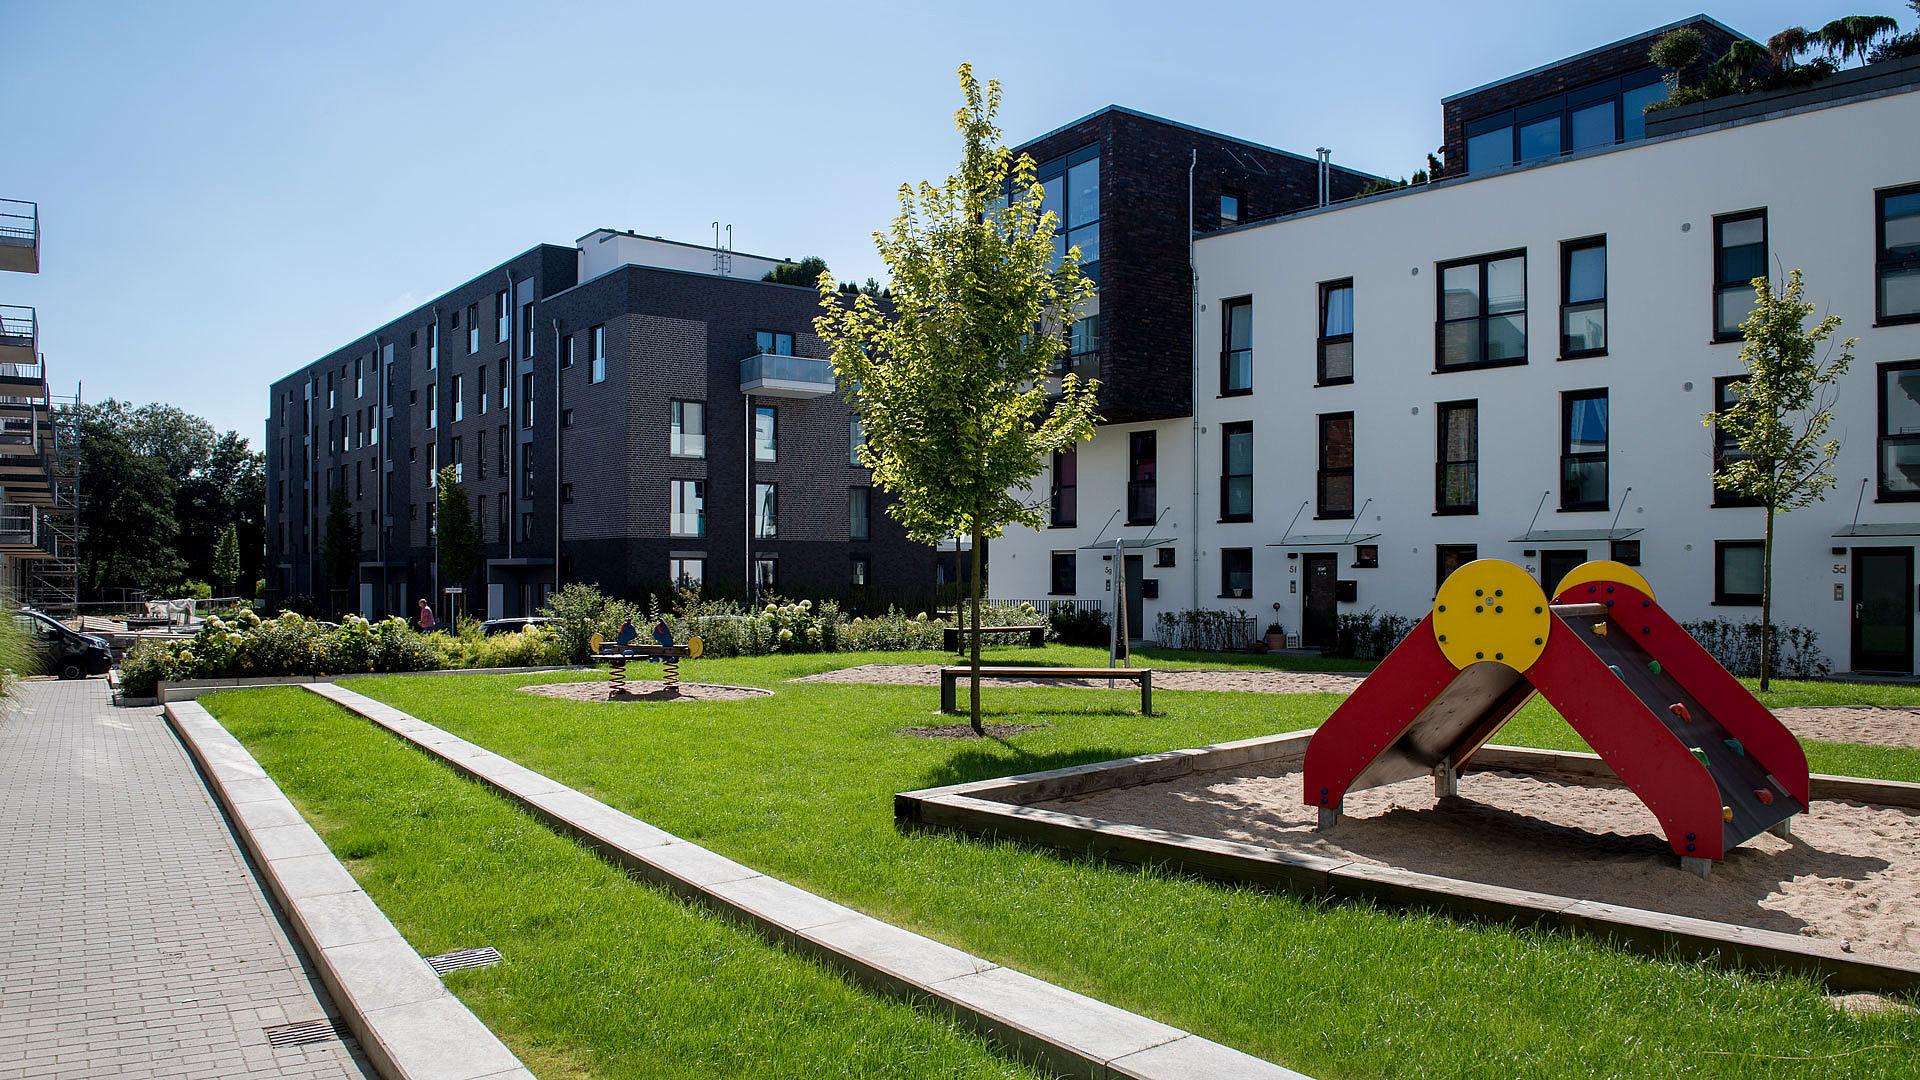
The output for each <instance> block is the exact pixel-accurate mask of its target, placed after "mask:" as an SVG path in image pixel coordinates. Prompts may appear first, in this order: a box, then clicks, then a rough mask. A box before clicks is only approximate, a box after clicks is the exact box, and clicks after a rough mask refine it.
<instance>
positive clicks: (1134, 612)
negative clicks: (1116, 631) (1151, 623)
mask: <svg viewBox="0 0 1920 1080" xmlns="http://www.w3.org/2000/svg"><path fill="white" fill-rule="evenodd" d="M1145 577H1146V570H1145V568H1144V567H1143V565H1142V564H1141V561H1140V556H1138V555H1129V556H1127V636H1128V637H1129V638H1132V639H1134V640H1138V639H1140V638H1143V637H1146V636H1147V628H1146V627H1144V626H1141V625H1140V620H1141V619H1144V618H1145V617H1146V614H1145V612H1144V610H1143V609H1142V607H1141V604H1140V582H1141V581H1142V580H1143V579H1145Z"/></svg>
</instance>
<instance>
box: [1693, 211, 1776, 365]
mask: <svg viewBox="0 0 1920 1080" xmlns="http://www.w3.org/2000/svg"><path fill="white" fill-rule="evenodd" d="M1754 220H1758V221H1759V222H1760V252H1761V254H1760V262H1761V265H1763V266H1764V265H1766V263H1767V258H1768V256H1769V255H1770V254H1771V252H1772V246H1773V227H1772V226H1771V225H1770V224H1769V223H1768V221H1767V208H1766V207H1764V206H1762V207H1757V208H1755V209H1752V210H1739V211H1736V212H1734V213H1731V214H1715V215H1713V290H1712V292H1710V293H1709V294H1708V296H1707V317H1708V322H1707V325H1708V326H1709V327H1710V328H1712V330H1713V343H1714V344H1716V345H1722V344H1726V343H1727V342H1732V341H1744V340H1745V335H1743V334H1741V333H1740V331H1739V330H1738V329H1737V328H1736V329H1735V330H1733V331H1731V332H1722V331H1721V329H1720V296H1721V294H1722V293H1725V292H1727V291H1728V290H1730V289H1745V290H1747V291H1748V292H1752V291H1753V284H1752V282H1753V279H1752V278H1747V279H1746V280H1744V281H1737V282H1729V281H1727V280H1726V258H1727V253H1726V245H1724V244H1722V243H1721V242H1720V234H1721V232H1722V231H1723V230H1725V228H1726V227H1727V226H1728V225H1737V224H1739V223H1740V222H1743V221H1754Z"/></svg>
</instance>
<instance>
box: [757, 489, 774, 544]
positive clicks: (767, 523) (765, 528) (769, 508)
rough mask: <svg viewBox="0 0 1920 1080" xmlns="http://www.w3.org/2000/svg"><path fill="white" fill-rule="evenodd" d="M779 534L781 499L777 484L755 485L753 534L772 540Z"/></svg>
mask: <svg viewBox="0 0 1920 1080" xmlns="http://www.w3.org/2000/svg"><path fill="white" fill-rule="evenodd" d="M779 534H780V501H779V495H778V492H776V490H775V485H773V484H755V485H753V535H754V536H756V537H758V538H759V539H762V540H771V539H773V538H774V537H776V536H778V535H779Z"/></svg>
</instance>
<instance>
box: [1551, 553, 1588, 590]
mask: <svg viewBox="0 0 1920 1080" xmlns="http://www.w3.org/2000/svg"><path fill="white" fill-rule="evenodd" d="M1586 561H1587V552H1586V549H1585V548H1574V549H1572V550H1569V551H1543V552H1541V553H1540V591H1541V592H1544V593H1546V594H1547V599H1549V600H1551V599H1553V590H1554V589H1556V588H1558V587H1559V586H1560V579H1561V578H1564V577H1566V576H1567V575H1568V574H1570V573H1572V572H1573V568H1574V567H1576V566H1579V565H1580V564H1581V563H1583V562H1586Z"/></svg>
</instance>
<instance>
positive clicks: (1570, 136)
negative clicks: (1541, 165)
mask: <svg viewBox="0 0 1920 1080" xmlns="http://www.w3.org/2000/svg"><path fill="white" fill-rule="evenodd" d="M1666 96H1667V87H1666V84H1665V83H1664V82H1662V81H1661V78H1660V71H1659V69H1658V68H1654V67H1645V68H1641V69H1640V70H1638V71H1630V72H1628V73H1627V74H1625V75H1621V76H1617V77H1615V78H1611V79H1604V80H1601V81H1600V82H1597V83H1589V84H1588V85H1586V86H1581V87H1577V88H1575V89H1573V90H1569V91H1567V92H1566V93H1564V94H1555V95H1553V96H1551V97H1545V98H1537V99H1535V100H1533V101H1529V102H1527V103H1526V104H1524V105H1521V106H1518V107H1517V108H1512V109H1506V110H1503V111H1501V112H1497V113H1491V114H1488V115H1486V116H1478V117H1475V118H1473V119H1472V120H1469V121H1467V124H1466V136H1467V160H1466V171H1467V172H1470V173H1475V172H1485V171H1487V170H1488V169H1498V168H1505V167H1507V166H1510V165H1512V164H1514V163H1515V162H1516V161H1517V162H1520V163H1522V164H1525V163H1526V162H1529V161H1540V160H1543V159H1546V158H1550V157H1553V156H1554V155H1556V154H1560V153H1565V152H1572V151H1576V150H1586V149H1590V148H1592V147H1596V146H1611V145H1613V144H1614V143H1616V142H1622V141H1631V140H1633V139H1638V138H1642V137H1644V136H1645V135H1646V117H1645V110H1646V107H1647V106H1648V105H1649V104H1650V103H1652V102H1655V101H1660V100H1662V99H1664V98H1665V97H1666ZM1448 164H1449V165H1452V164H1453V163H1452V162H1449V163H1448Z"/></svg>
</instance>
